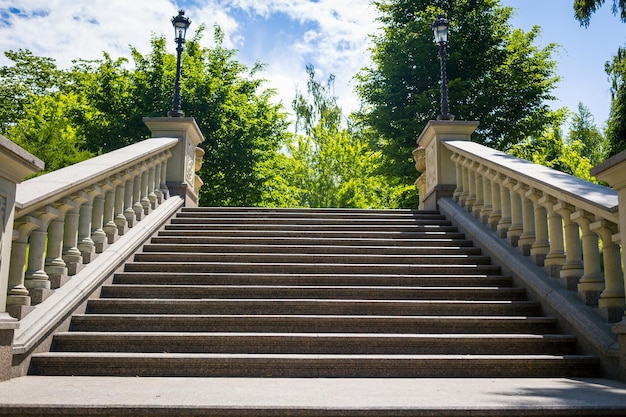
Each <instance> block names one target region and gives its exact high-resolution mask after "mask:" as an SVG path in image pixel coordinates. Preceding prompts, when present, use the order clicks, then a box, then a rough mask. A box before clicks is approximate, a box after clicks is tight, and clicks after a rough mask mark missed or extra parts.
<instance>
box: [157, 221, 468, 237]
mask: <svg viewBox="0 0 626 417" xmlns="http://www.w3.org/2000/svg"><path fill="white" fill-rule="evenodd" d="M175 220H176V219H172V221H171V222H170V224H167V225H165V227H164V228H165V230H170V231H185V230H199V231H214V230H221V231H222V232H224V231H232V230H243V231H250V232H252V231H265V232H268V231H269V232H280V231H289V232H303V233H309V232H315V233H324V232H334V233H336V232H359V233H362V235H363V236H368V234H367V233H371V234H372V235H375V234H376V233H381V232H384V233H419V232H422V233H429V232H430V233H432V232H436V233H446V232H451V233H454V232H458V229H457V228H456V226H445V225H436V224H435V225H431V224H428V223H426V222H425V223H424V224H407V225H404V224H395V223H390V224H373V225H363V224H359V223H354V224H351V223H348V224H346V223H344V224H326V223H325V222H320V224H289V223H288V224H274V223H244V224H238V223H209V224H204V223H200V222H185V223H180V222H175ZM364 231H367V232H366V233H364Z"/></svg>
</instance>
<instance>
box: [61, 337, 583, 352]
mask: <svg viewBox="0 0 626 417" xmlns="http://www.w3.org/2000/svg"><path fill="white" fill-rule="evenodd" d="M575 348H576V338H574V337H573V336H564V335H555V334H546V335H531V334H510V335H509V334H462V335H457V334H384V333H263V332H249V333H235V332H226V333H197V332H196V333H183V332H165V333H158V332H76V331H73V332H62V333H57V334H56V335H55V337H54V342H53V344H52V348H51V350H52V351H54V352H125V353H140V352H148V353H160V352H168V353H258V354H263V353H278V354H303V353H305V354H314V353H319V354H361V355H366V354H377V355H381V354H386V355H392V354H393V355H398V354H407V355H478V354H480V355H496V354H497V355H571V354H574V353H575Z"/></svg>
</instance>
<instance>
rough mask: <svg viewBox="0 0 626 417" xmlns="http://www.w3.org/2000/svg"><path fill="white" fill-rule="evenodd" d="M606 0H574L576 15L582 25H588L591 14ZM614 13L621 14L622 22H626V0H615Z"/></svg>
mask: <svg viewBox="0 0 626 417" xmlns="http://www.w3.org/2000/svg"><path fill="white" fill-rule="evenodd" d="M604 2H605V0H574V16H576V19H577V20H578V21H579V22H580V24H581V25H583V26H585V27H587V26H589V22H590V21H591V15H592V14H594V13H595V12H596V10H598V9H599V8H600V7H602V5H603V4H604ZM613 14H614V15H617V14H619V15H620V18H621V20H622V22H626V0H613Z"/></svg>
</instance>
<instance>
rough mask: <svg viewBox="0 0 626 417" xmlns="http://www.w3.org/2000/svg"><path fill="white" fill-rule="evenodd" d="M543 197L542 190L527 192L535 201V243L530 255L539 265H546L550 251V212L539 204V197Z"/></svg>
mask: <svg viewBox="0 0 626 417" xmlns="http://www.w3.org/2000/svg"><path fill="white" fill-rule="evenodd" d="M542 197H543V194H542V193H541V191H539V190H536V189H534V188H532V189H530V190H528V191H527V192H526V198H528V199H529V200H530V201H532V202H533V210H534V212H535V216H534V219H535V243H533V245H532V247H531V248H530V257H531V258H532V259H533V261H534V262H535V264H537V265H539V266H543V265H544V260H545V258H546V256H547V255H548V253H549V252H550V242H549V235H548V214H547V211H546V209H545V208H543V207H541V205H540V204H539V199H541V198H542Z"/></svg>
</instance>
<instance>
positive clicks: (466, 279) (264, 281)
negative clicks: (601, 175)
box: [113, 271, 513, 287]
mask: <svg viewBox="0 0 626 417" xmlns="http://www.w3.org/2000/svg"><path fill="white" fill-rule="evenodd" d="M113 283H115V284H147V285H149V284H152V285H349V286H363V285H364V286H372V285H373V286H385V287H396V286H429V287H448V286H449V287H463V286H476V287H477V286H492V287H511V286H512V285H513V281H512V278H511V277H510V276H505V275H495V274H457V275H452V274H451V273H449V274H439V275H438V274H431V275H427V274H422V275H382V274H381V275H368V274H343V275H342V274H328V275H320V274H299V273H293V274H272V273H267V274H262V273H237V272H233V273H197V272H196V273H184V272H157V271H154V272H118V273H116V274H115V276H114V278H113Z"/></svg>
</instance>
